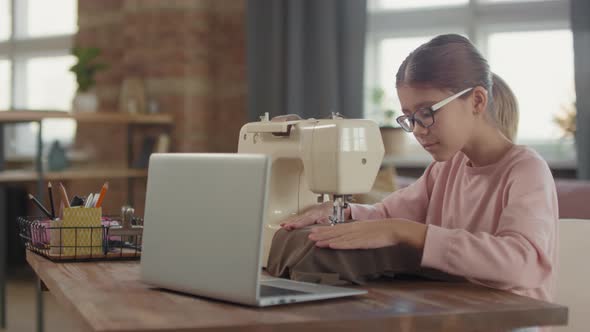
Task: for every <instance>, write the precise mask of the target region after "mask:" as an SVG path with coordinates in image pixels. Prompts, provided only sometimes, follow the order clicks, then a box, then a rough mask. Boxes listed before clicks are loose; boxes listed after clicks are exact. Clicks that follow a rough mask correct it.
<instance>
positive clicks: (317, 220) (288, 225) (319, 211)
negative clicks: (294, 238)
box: [281, 202, 350, 231]
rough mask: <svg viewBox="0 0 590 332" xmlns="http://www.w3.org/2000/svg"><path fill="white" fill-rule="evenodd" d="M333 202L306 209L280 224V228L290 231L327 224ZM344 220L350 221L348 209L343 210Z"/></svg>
mask: <svg viewBox="0 0 590 332" xmlns="http://www.w3.org/2000/svg"><path fill="white" fill-rule="evenodd" d="M332 206H333V202H325V203H322V204H319V205H314V206H313V207H311V208H309V209H307V210H306V211H304V212H303V213H300V214H298V215H295V216H291V217H289V218H287V219H285V220H284V221H283V222H282V223H281V227H283V228H284V229H286V230H288V231H290V230H293V229H298V228H303V227H306V226H309V225H313V224H328V223H330V220H329V219H328V217H330V216H331V215H332ZM344 219H350V207H348V208H346V209H345V210H344Z"/></svg>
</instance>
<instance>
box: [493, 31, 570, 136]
mask: <svg viewBox="0 0 590 332" xmlns="http://www.w3.org/2000/svg"><path fill="white" fill-rule="evenodd" d="M520 45H527V47H526V48H522V47H520ZM547 45H551V47H547ZM516 49H518V50H519V51H518V52H514V50H516ZM573 50H574V49H573V41H572V33H571V31H570V30H552V31H533V32H506V33H494V34H491V35H490V36H489V38H488V60H489V61H490V66H491V68H493V69H494V71H495V72H496V73H497V74H498V75H500V76H501V77H502V78H504V80H506V81H507V82H509V84H510V87H511V88H512V90H513V91H514V94H515V95H516V96H517V98H518V104H519V109H520V110H521V112H520V122H519V128H518V129H519V133H518V137H519V139H521V140H522V141H532V140H539V139H541V138H549V139H553V140H557V139H559V138H560V137H561V135H562V133H561V132H560V130H559V128H558V127H557V125H556V124H555V123H554V122H553V117H554V116H555V115H556V114H558V113H559V111H560V110H561V108H562V107H563V106H564V105H566V104H568V103H572V102H574V100H573V98H574V96H575V91H574V84H573V82H574V68H573V61H574V60H573V57H574V55H573Z"/></svg>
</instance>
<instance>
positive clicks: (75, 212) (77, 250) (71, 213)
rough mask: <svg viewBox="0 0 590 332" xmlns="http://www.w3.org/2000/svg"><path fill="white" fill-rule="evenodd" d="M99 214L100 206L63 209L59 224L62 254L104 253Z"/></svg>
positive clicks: (100, 213) (100, 212) (100, 211)
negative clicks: (60, 223)
mask: <svg viewBox="0 0 590 332" xmlns="http://www.w3.org/2000/svg"><path fill="white" fill-rule="evenodd" d="M101 216H102V208H83V207H75V208H65V209H64V212H63V220H62V225H61V226H62V228H61V242H62V250H63V254H64V255H66V256H80V255H103V254H104V249H103V232H102V224H101ZM52 235H53V234H52ZM52 239H53V236H52Z"/></svg>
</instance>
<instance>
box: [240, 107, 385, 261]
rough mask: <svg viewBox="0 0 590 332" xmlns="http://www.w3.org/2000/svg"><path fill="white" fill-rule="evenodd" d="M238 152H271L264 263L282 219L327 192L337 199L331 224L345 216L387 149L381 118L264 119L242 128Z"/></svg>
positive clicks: (321, 198)
mask: <svg viewBox="0 0 590 332" xmlns="http://www.w3.org/2000/svg"><path fill="white" fill-rule="evenodd" d="M238 153H262V154H267V155H270V156H271V163H272V166H271V177H270V192H269V196H268V197H269V198H268V206H267V216H266V217H267V224H266V225H265V229H264V236H263V237H264V242H263V243H264V246H263V257H262V262H263V265H264V266H265V267H266V263H267V261H268V253H269V250H270V245H271V243H272V238H273V236H274V234H275V232H276V231H277V230H279V229H280V223H281V222H282V221H283V220H284V219H286V218H287V217H289V216H291V215H294V214H298V213H300V212H302V211H303V210H305V209H306V208H308V207H310V206H311V205H314V204H318V203H322V202H323V201H324V200H325V198H326V197H325V195H330V196H331V197H330V199H331V200H332V201H333V202H334V210H333V215H332V217H331V218H330V220H331V221H332V223H338V222H342V221H343V209H344V207H346V201H347V199H348V198H349V197H350V195H352V194H360V193H366V192H369V191H370V190H371V188H372V186H373V182H374V181H375V177H376V175H377V172H378V171H379V167H380V166H381V161H382V159H383V154H384V148H383V141H382V139H381V133H380V131H379V126H378V125H377V123H375V122H374V121H371V120H362V119H343V118H341V117H339V116H337V115H333V116H332V119H321V120H316V119H306V120H304V119H300V118H297V119H296V120H291V121H271V120H270V119H269V117H268V113H267V114H265V116H263V117H261V121H260V122H251V123H247V124H245V125H244V126H243V127H242V129H241V130H240V137H239V143H238Z"/></svg>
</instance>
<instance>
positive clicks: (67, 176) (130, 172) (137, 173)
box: [0, 168, 147, 183]
mask: <svg viewBox="0 0 590 332" xmlns="http://www.w3.org/2000/svg"><path fill="white" fill-rule="evenodd" d="M145 177H147V170H145V169H127V168H121V169H106V168H103V169H100V168H97V169H88V168H84V169H71V170H66V171H61V172H46V173H43V179H44V180H46V181H58V180H84V179H104V180H109V179H128V178H145ZM38 179H39V173H37V172H35V171H32V170H9V171H4V172H0V183H16V182H32V181H37V180H38Z"/></svg>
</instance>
